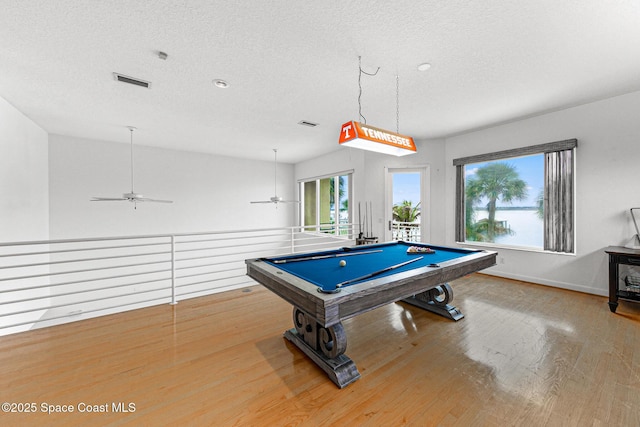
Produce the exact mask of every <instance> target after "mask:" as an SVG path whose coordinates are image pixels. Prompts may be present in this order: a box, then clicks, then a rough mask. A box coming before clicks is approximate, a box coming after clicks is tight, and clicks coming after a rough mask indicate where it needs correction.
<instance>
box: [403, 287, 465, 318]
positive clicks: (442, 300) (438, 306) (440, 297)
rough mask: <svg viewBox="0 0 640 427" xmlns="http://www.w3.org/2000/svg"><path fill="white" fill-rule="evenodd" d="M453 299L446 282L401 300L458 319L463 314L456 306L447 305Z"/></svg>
mask: <svg viewBox="0 0 640 427" xmlns="http://www.w3.org/2000/svg"><path fill="white" fill-rule="evenodd" d="M451 300H453V290H452V289H451V286H449V284H448V283H445V284H443V285H438V286H436V287H435V288H432V289H429V290H428V291H424V292H421V293H419V294H416V295H413V296H411V297H409V298H405V299H403V300H402V301H404V302H406V303H409V304H411V305H415V306H416V307H420V308H423V309H425V310H429V311H431V312H433V313H436V314H439V315H441V316H444V317H446V318H448V319H451V320H460V319H462V318H463V317H464V314H462V313H461V312H460V310H458V309H457V308H456V307H454V306H452V305H449V304H448V303H449V301H451Z"/></svg>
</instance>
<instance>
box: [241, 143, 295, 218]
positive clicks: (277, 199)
mask: <svg viewBox="0 0 640 427" xmlns="http://www.w3.org/2000/svg"><path fill="white" fill-rule="evenodd" d="M273 156H274V163H275V165H274V178H273V179H274V184H273V189H274V194H275V195H274V196H273V197H271V198H270V199H269V200H260V201H256V202H251V203H275V204H276V206H277V205H278V203H300V202H299V201H297V200H283V199H282V197H279V196H278V190H277V183H278V149H276V148H274V149H273Z"/></svg>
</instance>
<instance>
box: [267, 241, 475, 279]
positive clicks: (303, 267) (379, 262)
mask: <svg viewBox="0 0 640 427" xmlns="http://www.w3.org/2000/svg"><path fill="white" fill-rule="evenodd" d="M411 246H419V247H424V248H431V249H433V250H434V251H435V252H434V253H424V252H422V253H420V252H419V253H407V249H408V248H410V247H411ZM478 252H481V251H478V250H472V249H462V248H451V247H442V246H434V245H427V244H420V243H413V242H391V243H384V244H378V245H363V246H357V247H349V248H341V249H336V250H329V251H321V252H313V253H308V254H296V255H289V256H283V257H274V258H267V259H264V260H265V261H266V262H268V263H270V264H272V265H273V266H275V267H277V268H279V269H281V270H284V271H286V272H288V273H290V274H292V275H294V276H297V277H299V278H301V279H303V280H306V281H307V282H310V283H313V284H314V285H316V286H318V287H319V288H321V289H322V290H325V291H332V290H335V289H336V285H337V284H339V283H343V282H346V281H351V280H354V279H357V278H360V277H363V276H366V275H369V274H371V273H373V272H376V271H379V270H382V269H384V268H387V267H390V266H395V265H398V264H401V263H403V262H406V261H412V260H415V261H414V262H411V263H409V264H407V265H404V266H402V267H398V268H395V269H393V270H390V271H386V272H384V273H382V274H379V275H376V276H375V277H376V278H377V277H384V276H388V275H392V274H397V273H401V272H405V271H410V270H413V269H416V268H423V267H430V266H436V265H437V266H439V265H440V264H441V263H444V262H447V261H451V260H453V259H456V258H460V257H464V256H467V255H471V254H475V253H478ZM355 253H362V254H361V255H351V254H355ZM327 255H329V256H331V257H329V258H321V259H309V260H304V261H295V259H297V258H304V257H318V256H320V257H322V256H327ZM334 255H335V257H333V256H334ZM418 258H420V259H418ZM416 259H417V260H416ZM342 260H344V261H345V262H346V265H345V266H340V261H342ZM283 261H284V262H283ZM364 280H366V279H363V280H362V281H364ZM362 281H356V282H353V283H349V284H345V285H344V286H349V285H352V284H357V283H360V282H362Z"/></svg>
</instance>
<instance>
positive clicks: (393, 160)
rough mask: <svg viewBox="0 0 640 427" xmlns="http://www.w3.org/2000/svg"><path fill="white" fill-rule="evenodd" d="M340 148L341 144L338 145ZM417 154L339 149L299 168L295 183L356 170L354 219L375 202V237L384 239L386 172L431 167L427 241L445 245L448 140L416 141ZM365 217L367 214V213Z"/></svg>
mask: <svg viewBox="0 0 640 427" xmlns="http://www.w3.org/2000/svg"><path fill="white" fill-rule="evenodd" d="M336 144H337V142H336ZM416 146H417V153H416V154H412V155H409V156H404V157H394V156H388V155H384V154H377V153H373V152H370V151H364V150H359V149H356V148H347V147H338V149H337V150H336V151H334V152H331V153H329V154H326V155H324V156H321V157H318V158H315V159H313V160H309V161H306V162H301V163H298V164H296V166H295V179H296V180H306V179H309V178H314V177H318V176H325V175H331V174H334V173H338V172H343V171H346V170H353V193H354V194H353V196H352V200H351V203H352V204H353V207H354V218H353V220H352V221H351V222H357V221H358V218H357V215H358V214H357V206H358V203H362V209H364V206H365V203H369V202H371V204H372V210H373V217H374V220H373V234H374V235H375V236H378V237H380V238H382V236H384V225H385V224H384V209H385V168H402V167H412V166H428V167H429V168H428V169H429V173H430V179H429V181H430V188H429V190H428V191H429V193H430V201H431V203H430V205H429V206H423V211H422V212H423V213H422V215H423V217H426V216H429V219H430V221H429V222H430V229H429V230H425V233H426V236H427V239H428V240H429V241H430V242H433V243H444V241H445V235H444V228H443V227H442V224H444V215H445V207H444V205H443V203H442V201H443V200H444V190H445V189H444V187H445V186H444V184H445V170H444V158H445V145H444V140H424V141H416ZM363 214H364V211H363Z"/></svg>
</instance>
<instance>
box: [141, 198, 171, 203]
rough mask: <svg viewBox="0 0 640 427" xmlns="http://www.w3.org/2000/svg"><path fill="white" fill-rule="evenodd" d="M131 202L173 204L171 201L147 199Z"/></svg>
mask: <svg viewBox="0 0 640 427" xmlns="http://www.w3.org/2000/svg"><path fill="white" fill-rule="evenodd" d="M132 202H152V203H173V201H172V200H160V199H148V198H146V197H142V198H139V199H135V200H132Z"/></svg>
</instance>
